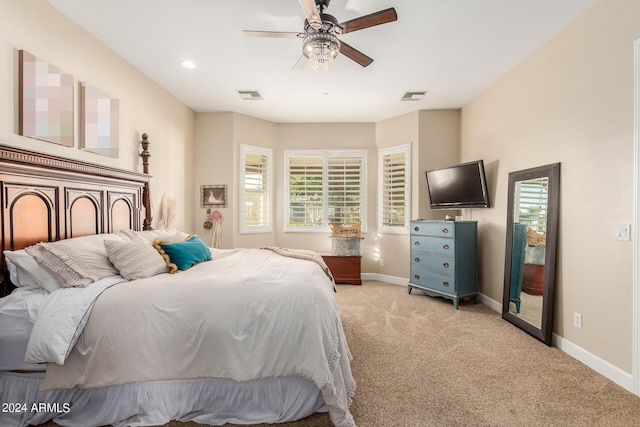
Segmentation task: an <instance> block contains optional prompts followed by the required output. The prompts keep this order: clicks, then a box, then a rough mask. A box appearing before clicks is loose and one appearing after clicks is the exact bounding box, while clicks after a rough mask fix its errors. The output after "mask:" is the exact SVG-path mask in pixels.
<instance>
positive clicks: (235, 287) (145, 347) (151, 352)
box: [27, 249, 355, 426]
mask: <svg viewBox="0 0 640 427" xmlns="http://www.w3.org/2000/svg"><path fill="white" fill-rule="evenodd" d="M214 255H215V257H214V259H213V261H211V262H206V263H202V264H198V265H196V266H194V267H192V268H191V269H189V270H187V271H184V272H180V273H178V274H175V275H169V274H161V275H158V276H154V277H151V278H148V279H143V280H136V281H131V282H123V283H120V284H117V286H113V285H114V284H116V283H110V282H109V283H106V284H105V283H102V282H100V283H96V284H93V285H91V286H89V287H88V288H86V291H87V292H73V295H69V298H67V296H66V295H64V294H65V293H64V292H61V291H64V289H63V290H59V291H56V292H54V293H53V294H52V295H51V297H54V296H55V298H51V301H52V303H51V304H49V303H48V302H47V303H45V304H44V305H43V307H42V308H41V310H40V312H39V314H38V319H37V321H36V324H35V326H34V332H33V335H32V338H31V340H30V344H29V353H28V355H27V359H28V360H30V361H32V362H35V361H40V362H42V361H46V362H58V363H59V362H60V360H61V359H62V360H64V365H58V364H55V363H50V364H49V365H48V367H47V375H46V379H45V384H44V388H46V389H54V388H71V387H81V388H96V387H104V386H110V385H116V384H125V383H135V382H150V381H161V380H175V379H195V378H227V379H233V380H235V381H248V380H255V379H262V378H273V377H283V376H299V377H302V378H305V379H307V380H310V381H312V382H313V383H314V384H315V385H316V386H317V387H318V388H319V389H320V391H321V393H322V396H323V399H324V401H325V403H326V405H327V407H328V408H329V413H330V416H331V420H332V422H333V423H334V424H335V425H339V426H352V425H355V423H354V421H353V418H352V416H351V414H350V412H349V403H350V399H351V396H352V394H353V392H354V391H355V383H354V381H353V378H352V376H351V368H350V361H351V354H350V353H349V349H348V346H347V343H346V339H345V336H344V332H343V330H342V323H341V321H340V317H339V313H338V309H337V303H336V299H335V294H334V290H333V284H332V283H331V281H330V279H329V278H328V277H327V276H326V275H325V273H324V272H323V271H322V269H321V268H320V267H319V266H318V265H317V264H315V263H314V262H310V261H306V260H300V259H293V258H286V257H283V256H281V255H278V254H276V253H274V252H272V251H267V250H260V249H242V250H227V251H216V252H215V254H214ZM115 281H117V279H115ZM96 285H98V286H96ZM94 286H96V288H95V289H94V290H93V291H92V290H91V288H92V287H94ZM58 292H60V294H58ZM83 293H84V294H86V295H87V297H86V299H82V298H81V299H82V301H78V295H79V294H83ZM69 294H71V293H69ZM56 295H57V296H56ZM98 296H99V297H98ZM78 306H80V307H81V308H80V309H77V307H78ZM89 310H90V311H91V314H90V316H86V313H87V312H88V311H89ZM86 318H88V322H86V326H84V330H83V332H82V334H80V335H79V337H78V339H77V342H76V343H75V346H73V349H72V350H71V351H70V352H69V354H68V356H67V355H66V353H67V351H68V348H69V346H71V345H72V344H73V341H74V339H75V338H74V336H78V334H77V333H76V331H79V330H81V329H82V325H83V319H86ZM51 333H54V334H55V336H51V335H49V334H51ZM50 343H54V345H53V346H51V345H50ZM65 356H67V357H66V359H65ZM42 358H46V359H47V360H42Z"/></svg>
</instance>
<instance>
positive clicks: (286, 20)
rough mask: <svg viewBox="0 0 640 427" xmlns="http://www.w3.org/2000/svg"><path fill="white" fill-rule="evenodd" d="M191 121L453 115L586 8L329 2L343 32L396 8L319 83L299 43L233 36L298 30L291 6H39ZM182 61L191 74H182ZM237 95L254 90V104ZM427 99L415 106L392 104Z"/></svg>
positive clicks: (561, 2) (214, 0)
mask: <svg viewBox="0 0 640 427" xmlns="http://www.w3.org/2000/svg"><path fill="white" fill-rule="evenodd" d="M49 2H50V3H51V4H52V5H53V6H54V7H56V8H57V9H59V10H60V11H61V12H62V13H64V14H65V15H67V16H68V17H69V18H71V19H72V20H73V21H75V22H77V23H78V24H79V25H81V26H82V27H84V28H85V29H86V30H87V31H89V32H90V33H92V34H93V35H94V36H95V37H97V38H98V39H99V40H101V41H102V42H104V43H105V44H106V45H107V46H109V47H111V48H112V49H113V50H114V51H116V52H117V53H118V54H120V55H121V56H122V57H124V58H125V59H126V60H127V61H129V62H130V63H132V64H133V65H134V66H135V67H137V68H138V69H139V70H141V71H142V72H143V73H144V74H146V75H147V76H149V77H150V78H151V79H153V80H154V81H156V82H157V83H158V84H160V85H161V86H163V87H164V88H166V89H167V90H168V91H169V92H171V93H172V94H173V95H175V96H176V97H177V98H178V99H180V100H181V101H182V102H184V103H185V104H187V105H189V106H190V107H191V108H193V109H194V110H195V111H198V112H216V111H234V112H238V113H243V114H247V115H250V116H253V117H257V118H262V119H266V120H270V121H274V122H376V121H380V120H384V119H387V118H391V117H395V116H398V115H401V114H405V113H408V112H411V111H415V110H422V109H440V108H459V107H462V106H463V105H465V104H466V103H467V102H468V101H470V100H471V99H473V98H474V97H475V96H476V95H478V94H479V93H481V92H482V91H483V90H484V89H486V88H487V87H488V86H489V85H490V84H491V83H493V82H494V81H496V80H497V79H498V78H499V77H500V76H502V75H504V74H505V73H506V72H507V71H508V70H509V69H511V68H512V67H513V66H514V65H516V64H517V63H518V62H519V61H521V60H522V59H523V58H525V57H526V56H528V55H529V54H530V53H532V52H533V51H534V50H535V49H536V48H538V47H540V46H541V45H542V44H544V43H545V42H546V41H547V40H549V39H550V38H551V37H552V36H553V35H554V34H556V33H557V32H558V31H560V30H561V29H562V28H563V27H565V26H566V25H567V24H568V23H569V22H571V21H572V20H573V19H575V18H576V17H577V16H578V15H579V14H581V13H582V12H583V11H585V10H586V9H587V8H588V7H589V6H591V5H592V4H594V3H595V2H596V0H396V1H394V0H332V1H331V4H330V5H329V8H328V9H327V10H326V11H325V12H326V13H329V14H331V15H333V16H335V17H336V18H337V19H338V21H339V22H344V21H347V20H350V19H353V18H357V17H359V16H362V15H367V14H369V13H373V12H377V11H379V10H382V9H386V8H388V7H394V8H395V9H396V11H397V14H398V21H396V22H391V23H387V24H384V25H380V26H375V27H371V28H367V29H364V30H360V31H357V32H352V33H348V34H344V35H342V36H340V38H341V39H343V40H344V41H345V42H346V43H348V44H349V45H351V46H353V47H354V48H356V49H358V50H360V51H362V52H363V53H365V54H367V55H368V56H370V57H372V58H373V59H374V62H373V63H372V64H371V65H370V66H368V67H366V68H363V67H361V66H360V65H358V64H356V63H355V62H353V61H351V60H350V59H349V58H347V57H345V56H342V55H339V56H338V58H337V59H336V62H335V64H334V66H333V69H332V70H331V71H329V73H328V74H325V75H319V74H315V73H314V72H313V71H311V70H310V69H309V68H308V67H306V68H304V69H294V66H295V64H296V63H297V61H298V59H299V58H300V56H301V51H302V40H299V39H275V38H251V37H244V36H243V34H242V30H245V29H247V30H265V31H293V32H301V31H302V30H303V21H304V13H303V11H302V8H301V7H300V4H299V2H298V0H49ZM185 59H189V60H191V61H193V62H194V63H195V64H196V65H197V67H196V68H195V69H192V70H190V69H185V68H183V67H182V66H181V65H180V63H181V61H183V60H185ZM238 90H257V91H259V92H260V94H261V95H262V97H263V100H261V101H246V100H242V99H241V98H240V96H239V95H238V94H237V91H238ZM407 91H427V92H428V93H427V96H426V97H425V98H424V99H423V100H421V101H410V102H407V101H400V98H401V97H402V95H403V94H404V93H405V92H407Z"/></svg>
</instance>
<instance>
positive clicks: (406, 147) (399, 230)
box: [378, 143, 412, 234]
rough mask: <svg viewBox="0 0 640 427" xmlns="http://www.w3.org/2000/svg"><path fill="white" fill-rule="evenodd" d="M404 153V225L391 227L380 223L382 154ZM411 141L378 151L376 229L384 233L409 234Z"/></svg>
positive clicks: (381, 215) (382, 175) (381, 213)
mask: <svg viewBox="0 0 640 427" xmlns="http://www.w3.org/2000/svg"><path fill="white" fill-rule="evenodd" d="M398 153H404V155H405V161H406V168H405V189H404V191H405V193H404V209H405V215H404V226H402V227H399V226H397V227H391V226H388V225H383V224H382V218H383V206H382V204H383V200H384V197H383V196H384V195H383V194H382V192H383V182H382V180H383V179H384V170H383V169H384V163H383V158H384V156H388V155H392V154H398ZM411 162H412V159H411V143H408V144H402V145H396V146H393V147H388V148H382V149H380V150H379V151H378V230H380V232H381V233H385V234H409V222H410V220H411Z"/></svg>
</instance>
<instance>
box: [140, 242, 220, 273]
mask: <svg viewBox="0 0 640 427" xmlns="http://www.w3.org/2000/svg"><path fill="white" fill-rule="evenodd" d="M153 246H154V247H155V248H156V249H157V250H158V252H160V255H162V256H163V258H164V260H165V262H166V263H167V266H168V267H169V273H177V272H178V271H179V270H180V271H182V270H186V269H188V268H190V267H192V266H194V265H196V264H198V263H200V262H204V261H210V260H211V251H210V250H209V248H208V247H207V245H206V244H205V243H204V242H203V241H202V240H201V239H200V238H199V237H198V236H195V235H194V236H189V237H187V239H186V240H185V241H184V242H178V243H163V242H162V239H156V240H155V241H154V242H153Z"/></svg>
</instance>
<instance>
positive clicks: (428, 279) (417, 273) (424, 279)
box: [409, 267, 456, 293]
mask: <svg viewBox="0 0 640 427" xmlns="http://www.w3.org/2000/svg"><path fill="white" fill-rule="evenodd" d="M409 282H410V283H413V284H415V285H418V286H423V287H425V288H429V289H433V290H436V291H441V292H448V293H455V292H456V281H455V277H454V276H447V275H444V274H438V273H434V272H431V271H427V270H423V269H421V268H416V267H411V280H409Z"/></svg>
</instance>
